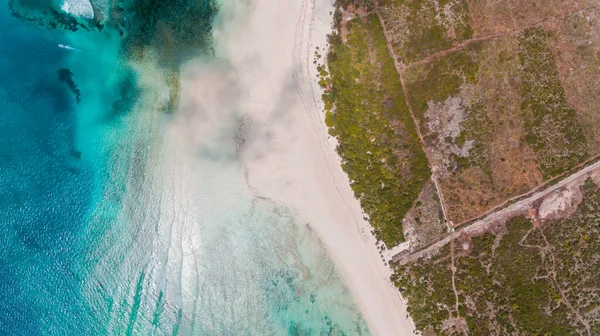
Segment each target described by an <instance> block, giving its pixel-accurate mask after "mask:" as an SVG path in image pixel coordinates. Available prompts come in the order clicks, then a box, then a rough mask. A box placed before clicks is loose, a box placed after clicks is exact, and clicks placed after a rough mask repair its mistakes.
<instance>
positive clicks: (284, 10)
mask: <svg viewBox="0 0 600 336" xmlns="http://www.w3.org/2000/svg"><path fill="white" fill-rule="evenodd" d="M231 1H234V0H231ZM238 1H239V2H237V3H236V5H232V6H229V5H227V4H224V5H223V6H222V8H221V12H222V13H221V15H222V18H223V21H222V22H217V23H216V26H215V40H216V42H217V47H216V56H217V58H222V59H226V60H228V62H227V63H228V64H229V65H228V66H231V67H232V71H230V74H231V76H233V77H232V78H233V79H232V78H223V79H222V80H225V81H229V80H231V83H232V84H231V86H230V89H231V90H235V91H236V92H237V94H236V97H235V102H232V103H231V104H235V106H237V107H238V108H239V109H240V110H239V111H238V113H239V115H240V116H242V118H241V119H242V120H243V121H244V122H243V124H242V125H240V129H239V130H238V132H239V133H240V134H241V136H242V137H243V141H242V143H240V151H239V155H240V159H241V162H242V163H243V165H244V167H245V169H246V182H247V183H248V184H249V186H250V187H251V188H252V190H253V191H254V193H255V195H257V196H259V197H265V198H269V199H272V200H274V201H275V202H278V203H281V204H284V205H287V206H290V207H292V208H293V209H294V210H295V211H296V212H297V216H298V217H299V218H301V219H302V220H303V221H305V222H306V223H307V224H308V225H309V226H310V227H311V228H312V229H313V230H315V232H317V234H318V236H319V237H320V239H321V240H322V242H323V244H324V245H325V246H326V248H327V250H328V252H329V255H330V256H331V258H332V260H333V261H334V262H335V264H336V266H337V268H338V269H339V272H340V273H341V274H342V276H343V278H344V279H345V281H346V283H347V285H348V287H349V288H350V290H351V292H352V293H353V295H354V298H355V300H356V302H357V304H358V306H359V308H360V309H361V311H362V313H363V315H364V318H365V320H366V321H367V323H368V325H369V328H370V329H371V331H372V333H373V334H374V335H412V334H414V325H413V322H412V320H411V319H410V318H409V317H408V314H407V312H406V304H405V302H404V301H403V300H402V298H401V297H400V295H399V293H398V291H397V290H396V289H395V288H394V287H393V285H392V284H391V283H390V281H389V276H390V270H389V268H388V267H387V266H385V265H384V263H383V261H382V258H381V256H380V254H379V250H378V249H377V247H376V246H375V243H376V241H375V239H374V238H373V237H372V235H371V233H370V226H369V224H368V223H367V222H366V221H364V220H363V215H362V211H361V209H360V205H359V202H358V201H357V200H356V199H355V198H354V196H353V193H352V191H351V189H350V187H349V181H348V178H347V176H346V174H345V173H344V172H343V171H342V169H341V167H340V164H339V157H338V156H337V154H336V153H335V146H336V143H335V139H332V138H331V137H329V136H328V134H327V129H326V126H325V124H324V115H323V112H322V107H321V103H320V98H319V97H320V95H321V92H320V89H319V88H318V85H316V80H315V79H316V65H315V64H313V57H314V56H313V55H314V52H315V47H316V46H320V47H321V48H323V47H324V46H325V40H326V34H327V33H328V32H330V30H331V29H330V21H329V20H330V18H331V16H330V11H332V10H333V8H332V6H331V4H330V3H329V2H330V0H278V1H272V0H255V1H252V4H250V5H249V7H246V9H238V8H240V6H239V3H242V2H243V1H241V0H238ZM242 7H244V6H242ZM231 20H236V22H237V23H236V24H231V23H230V22H231ZM226 21H227V23H225V22H226ZM214 80H215V83H216V82H218V81H219V78H214ZM184 94H185V93H184ZM223 99H224V100H225V101H226V100H227V99H228V98H227V97H224V98H223ZM225 103H226V102H225Z"/></svg>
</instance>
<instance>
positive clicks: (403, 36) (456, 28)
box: [379, 0, 473, 63]
mask: <svg viewBox="0 0 600 336" xmlns="http://www.w3.org/2000/svg"><path fill="white" fill-rule="evenodd" d="M379 10H380V12H381V15H382V18H383V21H384V24H385V25H386V27H388V31H389V32H390V38H391V43H392V47H393V48H394V52H395V54H396V56H398V58H399V59H398V61H400V62H402V63H411V62H414V61H418V60H420V59H422V58H425V57H427V56H429V55H431V54H433V53H435V52H438V51H441V50H445V49H449V48H451V47H452V46H453V45H454V44H455V43H458V42H462V41H464V40H468V39H470V38H471V37H472V35H473V29H472V28H471V26H470V25H469V8H468V6H467V1H466V0H380V1H379Z"/></svg>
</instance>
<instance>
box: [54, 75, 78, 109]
mask: <svg viewBox="0 0 600 336" xmlns="http://www.w3.org/2000/svg"><path fill="white" fill-rule="evenodd" d="M58 80H59V81H61V82H63V83H65V84H67V86H68V87H69V89H70V90H71V92H73V94H74V95H75V99H76V100H77V103H79V102H81V91H79V88H78V87H77V84H76V83H75V81H74V80H73V73H72V72H71V70H69V69H67V68H62V69H60V70H58Z"/></svg>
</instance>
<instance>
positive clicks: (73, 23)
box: [8, 0, 89, 31]
mask: <svg viewBox="0 0 600 336" xmlns="http://www.w3.org/2000/svg"><path fill="white" fill-rule="evenodd" d="M8 9H9V10H10V13H11V15H12V16H13V17H15V18H17V19H19V20H22V21H24V22H28V23H31V24H34V25H38V26H40V27H44V28H53V29H62V30H70V31H77V30H78V29H84V30H89V28H88V26H87V23H84V22H81V21H79V20H78V19H77V18H76V17H74V16H73V15H70V14H68V13H65V12H63V11H61V10H59V9H58V8H57V7H56V5H54V4H53V3H52V2H49V1H39V0H9V1H8Z"/></svg>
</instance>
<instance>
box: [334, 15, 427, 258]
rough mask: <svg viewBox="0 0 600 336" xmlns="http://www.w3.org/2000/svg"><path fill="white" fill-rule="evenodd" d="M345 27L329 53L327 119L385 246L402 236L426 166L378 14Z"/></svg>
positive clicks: (365, 209)
mask: <svg viewBox="0 0 600 336" xmlns="http://www.w3.org/2000/svg"><path fill="white" fill-rule="evenodd" d="M345 29H346V30H347V35H346V36H345V38H346V39H347V41H346V43H341V39H339V40H338V42H337V43H334V45H333V46H332V49H331V51H330V53H329V55H328V68H329V76H328V77H327V78H326V79H325V82H327V83H329V85H330V88H331V89H330V90H329V91H328V92H326V93H325V94H324V96H323V98H324V101H325V106H326V123H327V125H328V126H329V132H330V134H331V135H332V136H335V137H336V138H337V139H338V141H339V146H338V152H339V154H340V156H341V157H342V161H343V164H342V168H343V169H344V171H345V172H346V173H347V174H348V176H349V177H350V180H351V181H352V184H351V186H352V189H353V191H354V193H355V195H356V197H357V198H358V199H359V200H360V202H361V205H362V207H363V210H364V211H365V212H366V213H367V214H368V216H369V218H370V222H371V224H372V225H373V227H374V229H375V234H376V236H377V237H378V238H379V239H381V240H383V241H384V242H385V244H386V245H387V246H388V247H391V246H394V245H396V244H398V243H400V242H402V241H403V240H404V236H403V231H402V219H403V218H404V216H405V215H406V213H407V212H408V211H409V209H410V208H411V207H412V205H413V203H414V202H415V200H416V199H417V197H418V195H419V192H420V191H421V189H422V188H423V186H424V185H425V183H426V182H427V180H428V179H429V177H430V175H431V172H430V169H429V166H428V162H427V157H426V156H425V153H424V151H423V149H422V147H421V144H420V141H419V137H418V135H417V132H416V129H415V125H414V122H413V120H412V119H411V116H410V112H409V110H408V107H407V105H406V101H405V98H404V96H403V93H402V86H401V83H400V79H399V76H398V73H397V72H396V69H395V67H394V62H393V59H392V58H391V56H390V53H389V51H388V49H387V42H386V40H385V36H384V34H383V30H382V26H381V24H380V22H379V19H378V18H377V16H376V15H374V14H372V15H369V16H367V17H366V18H364V19H354V20H352V21H349V22H347V23H346V27H345ZM330 40H334V41H335V38H331V39H330Z"/></svg>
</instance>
